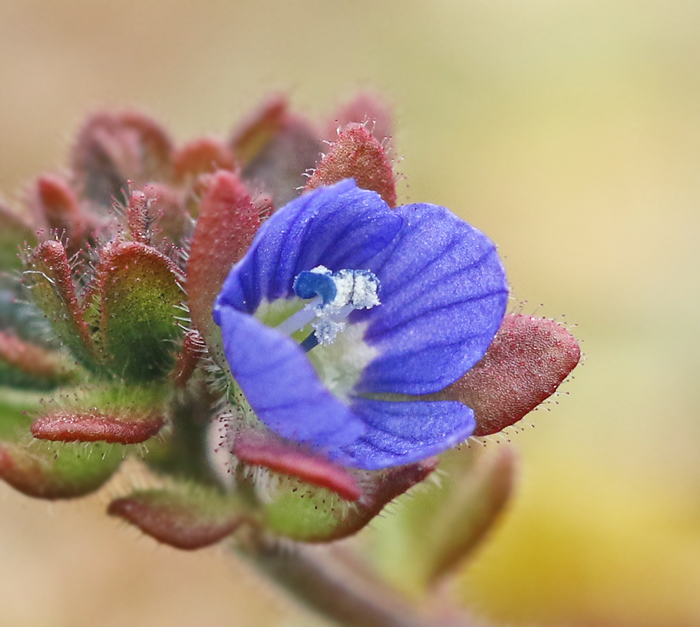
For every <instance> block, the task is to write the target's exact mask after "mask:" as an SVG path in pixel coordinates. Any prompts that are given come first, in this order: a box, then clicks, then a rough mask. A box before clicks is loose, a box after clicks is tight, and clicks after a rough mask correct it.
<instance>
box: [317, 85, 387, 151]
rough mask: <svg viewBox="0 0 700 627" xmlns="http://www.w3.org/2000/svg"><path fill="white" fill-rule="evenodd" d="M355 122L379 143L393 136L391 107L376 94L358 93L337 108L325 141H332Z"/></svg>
mask: <svg viewBox="0 0 700 627" xmlns="http://www.w3.org/2000/svg"><path fill="white" fill-rule="evenodd" d="M352 122H355V123H357V124H364V125H365V126H366V128H367V130H368V131H370V132H371V133H372V135H374V137H376V138H377V139H378V140H379V141H380V142H383V141H384V140H385V139H388V138H391V137H392V135H393V134H394V115H393V111H392V108H391V106H390V105H389V104H388V103H387V102H385V101H384V100H383V99H381V98H379V97H378V96H377V95H376V94H372V93H370V92H360V93H359V94H357V95H356V96H355V97H354V98H353V99H352V100H350V101H348V102H346V103H345V104H343V105H342V106H340V107H339V108H338V110H337V111H336V113H335V117H334V118H333V119H332V120H331V121H330V123H329V125H328V131H327V139H330V140H333V139H334V138H335V137H336V136H337V134H338V131H339V130H340V129H342V128H344V127H346V126H347V125H348V124H350V123H352Z"/></svg>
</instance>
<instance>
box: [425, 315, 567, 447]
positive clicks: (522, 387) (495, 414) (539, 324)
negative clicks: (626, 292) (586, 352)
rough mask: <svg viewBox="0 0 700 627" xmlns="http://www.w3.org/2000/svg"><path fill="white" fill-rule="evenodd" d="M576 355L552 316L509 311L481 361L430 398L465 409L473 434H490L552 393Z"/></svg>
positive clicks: (564, 331) (521, 415)
mask: <svg viewBox="0 0 700 627" xmlns="http://www.w3.org/2000/svg"><path fill="white" fill-rule="evenodd" d="M580 358H581V350H580V348H579V345H578V342H577V341H576V339H575V338H574V337H573V336H572V335H571V334H570V333H569V332H568V331H567V330H566V329H565V328H564V327H562V326H561V325H560V324H558V323H557V322H555V321H554V320H549V319H547V318H533V317H531V316H524V315H517V314H510V315H507V316H506V317H505V318H504V319H503V324H502V325H501V328H500V329H499V331H498V333H497V334H496V337H495V338H494V340H493V342H492V343H491V346H489V349H488V351H486V355H484V357H483V359H482V360H481V361H480V362H479V363H478V364H476V366H474V367H473V368H472V369H471V370H470V371H469V372H467V373H466V374H465V375H464V376H463V377H462V378H461V379H459V380H457V381H455V383H453V384H452V385H450V386H448V387H447V388H445V389H444V390H442V391H441V392H438V393H437V394H435V395H432V396H433V397H435V398H440V399H443V400H457V401H460V402H462V403H464V404H465V405H468V406H469V407H471V408H472V409H473V410H474V413H475V416H476V422H477V427H476V431H475V432H474V435H475V436H481V435H490V434H492V433H497V432H498V431H502V430H503V429H504V428H506V427H508V426H510V425H512V424H514V423H516V422H518V420H520V419H521V418H523V416H525V414H527V413H528V412H530V411H532V410H533V409H534V408H535V407H537V406H538V405H539V404H540V403H542V402H543V401H544V400H545V399H547V398H549V397H550V396H551V395H552V394H554V392H555V391H556V389H557V388H558V387H559V385H560V384H561V382H562V381H564V379H566V377H567V376H568V375H569V373H570V372H571V371H572V370H573V369H574V368H575V367H576V365H577V364H578V362H579V359H580Z"/></svg>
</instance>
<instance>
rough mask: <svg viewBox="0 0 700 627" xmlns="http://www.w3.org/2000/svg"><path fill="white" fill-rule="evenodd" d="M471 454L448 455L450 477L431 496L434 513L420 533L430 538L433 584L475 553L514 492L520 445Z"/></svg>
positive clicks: (429, 575)
mask: <svg viewBox="0 0 700 627" xmlns="http://www.w3.org/2000/svg"><path fill="white" fill-rule="evenodd" d="M466 457H468V455H467V452H466V451H451V452H450V453H449V454H448V455H446V456H445V459H443V461H442V465H441V468H442V470H444V471H445V473H446V477H445V478H444V479H443V481H442V486H441V487H440V489H439V492H440V493H439V494H438V495H435V496H437V498H436V499H434V500H432V499H430V502H431V504H434V507H429V509H430V510H431V513H432V514H433V515H432V516H431V517H430V520H429V521H426V524H425V525H424V526H422V528H420V530H419V531H418V532H417V534H416V541H420V540H427V546H428V550H427V551H425V555H426V566H427V568H426V578H427V582H428V583H430V584H432V585H435V584H437V583H439V582H440V581H441V580H442V579H443V578H444V577H446V576H448V575H449V574H451V573H453V572H454V571H455V570H456V569H457V568H458V567H459V566H460V565H461V564H462V563H463V562H464V561H465V560H466V559H468V558H469V557H470V556H471V555H472V554H473V552H474V550H475V549H476V548H477V547H478V546H479V545H480V544H481V542H482V541H483V540H484V538H485V537H486V536H487V534H488V533H489V532H490V531H491V530H492V529H493V526H494V524H495V523H496V522H497V520H498V519H499V518H500V516H501V515H502V514H503V511H504V509H505V508H506V505H507V504H508V503H509V502H510V497H511V494H512V492H513V481H514V478H515V471H516V462H517V456H516V454H515V450H514V449H512V448H510V447H506V446H501V447H500V448H499V449H498V450H497V451H495V452H491V451H488V452H484V451H480V452H479V453H478V454H477V455H475V457H476V458H477V459H476V460H474V461H466V463H465V458H466ZM460 458H461V459H460ZM419 498H420V497H419ZM418 505H419V504H418V503H417V504H415V505H414V504H411V506H412V507H416V506H418Z"/></svg>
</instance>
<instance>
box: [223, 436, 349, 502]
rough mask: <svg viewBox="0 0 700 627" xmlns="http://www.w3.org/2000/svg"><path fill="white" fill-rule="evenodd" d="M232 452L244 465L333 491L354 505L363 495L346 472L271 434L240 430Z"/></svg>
mask: <svg viewBox="0 0 700 627" xmlns="http://www.w3.org/2000/svg"><path fill="white" fill-rule="evenodd" d="M231 452H232V453H233V454H234V455H235V456H236V459H237V460H238V461H239V462H242V463H244V464H246V465H247V466H250V467H254V468H256V467H257V468H267V469H268V470H271V471H273V472H277V473H281V474H283V475H287V476H290V477H295V478H297V479H300V480H301V481H303V482H305V483H308V484H309V485H312V486H315V487H318V488H326V489H328V490H330V491H331V492H335V493H336V494H337V495H338V496H339V497H341V498H342V499H344V500H346V501H349V502H355V501H357V500H358V499H359V498H360V497H361V496H362V491H361V490H360V488H359V486H358V485H357V480H356V479H355V477H353V475H352V474H351V473H350V471H349V470H348V469H346V468H343V467H342V466H338V465H336V464H334V463H333V462H331V461H330V460H328V459H326V458H325V457H322V456H321V455H316V454H314V453H313V452H311V451H309V450H306V449H305V448H304V447H302V446H300V445H298V444H296V443H295V442H292V441H290V440H285V439H283V438H280V437H278V436H277V435H275V434H274V433H272V432H271V431H262V430H261V431H260V432H257V433H256V432H255V431H252V430H241V432H240V433H238V434H237V436H236V439H235V441H234V443H233V447H232V451H231Z"/></svg>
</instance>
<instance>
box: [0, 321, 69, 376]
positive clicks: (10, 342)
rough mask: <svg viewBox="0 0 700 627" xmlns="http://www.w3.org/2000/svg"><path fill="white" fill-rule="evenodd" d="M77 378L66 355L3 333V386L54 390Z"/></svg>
mask: <svg viewBox="0 0 700 627" xmlns="http://www.w3.org/2000/svg"><path fill="white" fill-rule="evenodd" d="M74 376H75V368H74V367H73V366H72V365H71V364H70V363H69V362H68V361H67V360H66V359H65V357H64V356H63V355H61V354H59V353H56V352H53V351H50V350H47V349H46V348H44V347H42V346H38V345H36V344H32V343H30V342H26V341H24V340H22V339H20V338H18V337H17V336H16V335H14V334H13V333H7V332H4V331H0V385H11V386H19V387H31V388H38V389H50V388H52V387H55V386H56V385H59V384H61V383H66V382H68V381H70V380H71V379H72V378H73V377H74Z"/></svg>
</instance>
